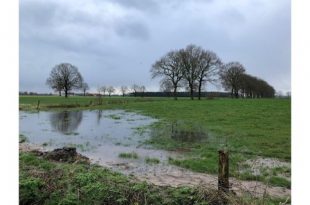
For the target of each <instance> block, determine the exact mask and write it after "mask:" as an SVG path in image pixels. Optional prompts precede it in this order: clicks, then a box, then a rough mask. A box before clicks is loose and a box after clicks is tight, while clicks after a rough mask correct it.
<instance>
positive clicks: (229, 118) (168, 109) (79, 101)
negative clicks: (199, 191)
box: [20, 96, 291, 183]
mask: <svg viewBox="0 0 310 205" xmlns="http://www.w3.org/2000/svg"><path fill="white" fill-rule="evenodd" d="M38 100H40V109H42V110H46V109H64V108H70V109H98V108H100V109H125V110H129V111H135V112H139V113H141V114H145V115H149V116H152V117H155V118H157V119H159V120H160V121H159V122H158V123H155V124H154V125H152V128H154V130H155V131H156V130H160V132H158V131H157V132H154V136H153V137H152V138H151V139H150V140H149V141H148V142H147V143H148V144H152V145H153V146H154V147H157V148H161V149H167V150H176V151H182V152H183V153H185V154H186V158H182V159H170V160H169V161H170V163H172V164H175V165H178V166H182V167H185V168H188V169H191V170H194V171H198V172H208V173H216V172H217V163H218V154H217V151H218V149H220V148H224V147H225V148H228V149H229V151H230V158H231V167H230V169H231V175H232V176H236V177H239V178H244V177H246V176H243V175H239V173H237V170H238V169H239V167H238V166H239V164H240V162H242V161H245V160H246V159H249V158H253V157H257V156H260V157H271V158H278V159H280V160H283V161H290V159H291V101H290V100H289V99H210V100H207V99H202V100H201V101H198V100H194V101H192V100H189V99H187V98H184V99H179V100H177V101H174V100H173V99H172V98H141V97H137V98H135V97H125V98H123V97H111V98H109V97H103V98H102V102H101V103H98V102H99V100H98V98H96V97H69V98H67V99H66V98H64V97H40V96H31V97H29V96H21V97H20V109H21V110H35V108H36V106H37V102H38ZM178 122H181V124H182V125H181V126H180V127H179V128H180V129H183V130H192V131H197V130H203V132H205V133H206V134H207V137H203V138H202V139H199V140H197V141H196V140H195V139H193V140H192V141H191V140H185V141H184V140H178V139H173V138H172V137H171V132H170V129H171V126H173V124H174V123H178ZM183 133H185V134H186V133H189V132H188V131H184V132H183ZM266 179H267V178H266V177H265V178H263V179H262V180H263V181H264V180H266ZM271 181H277V180H271ZM271 183H272V182H271Z"/></svg>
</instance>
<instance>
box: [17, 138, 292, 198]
mask: <svg viewBox="0 0 310 205" xmlns="http://www.w3.org/2000/svg"><path fill="white" fill-rule="evenodd" d="M19 150H20V151H21V152H30V151H32V152H33V151H34V152H37V153H41V154H42V153H43V154H42V155H44V156H46V158H48V159H53V160H58V161H64V160H65V159H74V160H71V162H75V161H79V160H81V159H82V160H85V161H89V162H91V163H96V164H99V165H101V166H104V167H108V168H110V169H112V170H115V171H118V172H121V173H123V174H126V175H132V176H134V177H135V178H136V179H137V180H139V181H146V182H148V183H152V184H154V185H157V186H171V187H179V186H205V187H210V188H211V189H217V176H215V175H211V174H204V173H196V172H192V171H189V170H186V169H183V168H180V167H176V166H173V165H169V164H156V165H147V166H145V167H139V166H137V165H135V164H134V163H130V162H124V163H110V164H108V165H107V164H102V163H100V161H95V160H92V159H90V160H88V158H87V157H84V156H82V155H80V154H78V153H76V150H71V149H70V150H67V151H68V152H67V151H66V150H64V149H56V150H54V151H51V150H46V149H44V148H43V147H41V146H37V145H32V144H29V143H22V144H20V148H19ZM66 154H68V155H70V156H69V157H67V156H65V155H66ZM230 185H231V190H232V191H233V192H234V193H236V194H237V195H238V196H241V195H245V194H249V195H251V196H254V197H264V196H266V195H269V196H272V197H275V198H288V197H290V195H291V190H290V189H287V188H284V187H272V186H268V185H266V184H264V183H262V182H257V181H243V180H238V179H235V178H230Z"/></svg>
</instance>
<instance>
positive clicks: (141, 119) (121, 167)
mask: <svg viewBox="0 0 310 205" xmlns="http://www.w3.org/2000/svg"><path fill="white" fill-rule="evenodd" d="M19 121H20V134H22V135H25V136H26V137H27V140H28V142H29V143H32V144H35V145H41V146H43V147H44V149H46V150H52V149H55V148H60V147H64V146H74V147H76V148H77V150H78V152H80V153H81V154H83V155H85V156H87V157H89V158H90V159H92V160H93V161H95V162H97V163H99V164H101V165H104V166H108V167H111V168H113V169H116V170H118V171H121V172H122V173H125V174H132V173H141V172H148V170H149V169H150V168H151V167H153V165H149V164H146V163H145V159H146V158H148V157H151V158H156V159H158V160H159V161H160V163H161V164H165V163H168V162H167V161H168V158H169V157H174V156H175V154H174V153H172V152H168V151H164V150H154V149H151V148H149V147H147V146H145V145H144V144H143V142H144V141H146V140H147V139H149V138H150V130H149V129H148V126H149V125H151V124H152V123H154V122H156V121H157V120H156V119H153V118H150V117H146V116H143V115H139V114H136V113H132V112H125V111H123V110H94V111H59V112H56V111H55V112H46V111H40V112H37V113H29V112H24V111H21V112H20V119H19ZM130 152H135V153H137V155H138V158H137V159H123V158H120V157H119V154H120V153H130ZM156 166H159V165H156Z"/></svg>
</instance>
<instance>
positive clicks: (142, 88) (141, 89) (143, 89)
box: [139, 85, 146, 97]
mask: <svg viewBox="0 0 310 205" xmlns="http://www.w3.org/2000/svg"><path fill="white" fill-rule="evenodd" d="M139 90H140V92H142V97H144V92H145V90H146V88H145V86H144V85H141V86H140V88H139Z"/></svg>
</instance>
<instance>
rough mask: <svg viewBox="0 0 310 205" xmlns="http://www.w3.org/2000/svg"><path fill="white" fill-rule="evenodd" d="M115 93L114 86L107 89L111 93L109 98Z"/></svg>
mask: <svg viewBox="0 0 310 205" xmlns="http://www.w3.org/2000/svg"><path fill="white" fill-rule="evenodd" d="M114 91H115V88H114V87H113V86H109V87H108V88H107V92H108V93H109V97H111V94H112V93H114Z"/></svg>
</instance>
